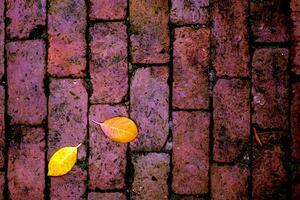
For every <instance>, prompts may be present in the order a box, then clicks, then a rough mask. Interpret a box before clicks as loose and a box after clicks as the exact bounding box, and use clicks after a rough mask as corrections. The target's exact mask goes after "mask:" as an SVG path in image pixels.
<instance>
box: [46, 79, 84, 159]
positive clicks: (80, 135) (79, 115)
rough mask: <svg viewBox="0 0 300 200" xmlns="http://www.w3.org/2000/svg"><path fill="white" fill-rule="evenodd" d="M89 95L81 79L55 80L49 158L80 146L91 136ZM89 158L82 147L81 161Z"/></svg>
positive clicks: (50, 106)
mask: <svg viewBox="0 0 300 200" xmlns="http://www.w3.org/2000/svg"><path fill="white" fill-rule="evenodd" d="M87 107H88V95H87V92H86V89H85V88H84V86H83V81H82V80H80V79H52V80H51V83H50V96H49V103H48V108H49V114H48V128H49V133H48V148H49V149H48V158H49V157H50V156H51V155H52V154H53V153H54V152H55V151H56V150H57V149H58V148H61V147H64V146H77V145H78V144H79V143H82V142H84V140H85V139H86V135H87V128H86V126H87ZM85 155H86V152H85V147H84V145H82V146H81V147H80V151H79V158H80V159H82V158H84V157H85Z"/></svg>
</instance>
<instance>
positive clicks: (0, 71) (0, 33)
mask: <svg viewBox="0 0 300 200" xmlns="http://www.w3.org/2000/svg"><path fill="white" fill-rule="evenodd" d="M4 2H5V1H1V3H0V79H1V78H2V76H3V75H4V37H5V23H4V7H5V6H4Z"/></svg>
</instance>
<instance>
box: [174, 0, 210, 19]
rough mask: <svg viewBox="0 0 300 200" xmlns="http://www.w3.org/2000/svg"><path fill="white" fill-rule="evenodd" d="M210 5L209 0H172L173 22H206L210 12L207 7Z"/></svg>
mask: <svg viewBox="0 0 300 200" xmlns="http://www.w3.org/2000/svg"><path fill="white" fill-rule="evenodd" d="M208 5H209V0H200V1H199V0H189V1H182V0H172V8H171V16H170V19H171V22H173V23H175V24H178V25H183V24H206V23H207V22H208V18H209V13H208V9H207V8H205V7H207V6H208Z"/></svg>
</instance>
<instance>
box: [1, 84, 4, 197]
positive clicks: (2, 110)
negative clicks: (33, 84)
mask: <svg viewBox="0 0 300 200" xmlns="http://www.w3.org/2000/svg"><path fill="white" fill-rule="evenodd" d="M4 103H5V89H4V87H3V86H0V169H2V168H3V167H4V160H5V155H4V152H5V104H4ZM0 193H1V192H0Z"/></svg>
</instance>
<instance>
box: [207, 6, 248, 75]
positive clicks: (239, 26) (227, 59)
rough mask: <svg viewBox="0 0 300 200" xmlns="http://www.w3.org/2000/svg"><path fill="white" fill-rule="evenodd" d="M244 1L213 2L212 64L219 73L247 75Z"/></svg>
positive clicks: (246, 36)
mask: <svg viewBox="0 0 300 200" xmlns="http://www.w3.org/2000/svg"><path fill="white" fill-rule="evenodd" d="M247 7H248V1H247V0H228V1H214V4H213V8H212V13H211V15H212V20H213V21H212V22H213V25H212V36H213V45H214V46H213V55H212V58H213V65H214V67H215V70H216V73H217V75H218V76H224V75H227V76H247V75H249V70H248V62H249V45H248V32H247Z"/></svg>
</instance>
